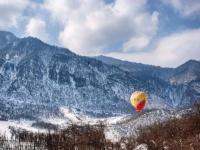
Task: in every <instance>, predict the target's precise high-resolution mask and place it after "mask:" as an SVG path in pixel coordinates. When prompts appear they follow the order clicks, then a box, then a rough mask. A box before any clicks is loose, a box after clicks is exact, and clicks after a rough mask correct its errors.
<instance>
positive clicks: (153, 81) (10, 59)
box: [0, 31, 200, 119]
mask: <svg viewBox="0 0 200 150" xmlns="http://www.w3.org/2000/svg"><path fill="white" fill-rule="evenodd" d="M135 90H142V91H145V92H146V93H147V95H148V98H149V102H148V104H147V107H146V110H150V109H178V108H184V107H189V106H191V105H193V104H194V103H195V102H197V101H200V62H199V61H195V60H190V61H188V62H186V63H185V64H183V65H181V66H179V67H177V68H161V67H157V66H152V65H145V64H139V63H133V62H127V61H121V60H118V59H114V58H110V57H105V56H99V57H93V58H91V57H84V56H79V55H77V54H75V53H73V52H71V51H70V50H68V49H65V48H60V47H56V46H51V45H48V44H46V43H44V42H42V41H40V40H39V39H37V38H33V37H27V38H18V37H16V36H15V35H14V34H12V33H10V32H5V31H0V119H19V118H28V119H38V118H42V117H61V118H62V117H64V114H63V112H62V109H61V108H63V107H66V108H67V109H70V110H76V111H77V112H80V113H83V114H86V115H90V116H95V117H110V116H118V115H123V114H132V113H134V110H133V108H132V107H131V106H130V103H129V97H130V95H131V93H132V92H133V91H135Z"/></svg>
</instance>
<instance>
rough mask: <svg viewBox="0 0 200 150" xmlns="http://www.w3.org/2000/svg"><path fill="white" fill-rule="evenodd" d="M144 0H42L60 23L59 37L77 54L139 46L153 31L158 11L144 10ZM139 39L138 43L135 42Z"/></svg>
mask: <svg viewBox="0 0 200 150" xmlns="http://www.w3.org/2000/svg"><path fill="white" fill-rule="evenodd" d="M146 4H147V1H146V0H134V1H132V0H115V1H113V2H112V3H109V4H108V3H105V1H103V0H67V1H66V0H57V1H55V2H52V0H46V1H45V3H44V7H45V8H46V9H47V10H48V11H49V12H50V14H51V17H52V19H54V20H55V21H57V22H59V24H60V25H61V26H63V30H62V31H61V32H60V34H59V41H60V42H61V44H62V45H64V46H65V47H68V48H69V49H71V50H73V51H75V52H77V53H78V54H83V55H91V54H95V53H103V52H108V51H109V50H111V49H114V48H116V50H121V49H123V50H124V51H135V50H143V48H145V47H146V46H147V45H148V44H149V43H150V42H151V39H152V37H154V35H156V33H157V28H158V16H159V15H158V12H156V11H155V12H153V13H150V12H148V11H147V10H146V8H145V7H146ZM137 42H139V43H137Z"/></svg>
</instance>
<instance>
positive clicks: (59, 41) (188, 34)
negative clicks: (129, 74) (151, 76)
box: [0, 0, 200, 67]
mask: <svg viewBox="0 0 200 150" xmlns="http://www.w3.org/2000/svg"><path fill="white" fill-rule="evenodd" d="M0 30H4V31H10V32H13V33H14V34H15V35H16V36H18V37H26V36H33V37H37V38H39V39H41V40H43V41H44V42H47V43H49V44H51V45H57V46H61V47H65V48H68V49H70V50H71V51H73V52H75V53H77V54H79V55H85V56H97V55H105V56H110V57H114V58H119V59H122V60H128V61H132V62H140V63H145V64H152V65H159V66H163V67H176V66H178V65H180V64H182V63H184V62H186V61H187V60H189V59H196V60H200V0H56V1H53V0H0Z"/></svg>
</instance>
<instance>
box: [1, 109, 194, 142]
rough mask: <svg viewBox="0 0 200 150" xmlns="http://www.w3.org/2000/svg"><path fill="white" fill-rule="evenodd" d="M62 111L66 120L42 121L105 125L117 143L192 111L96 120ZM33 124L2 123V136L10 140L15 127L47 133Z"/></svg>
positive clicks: (111, 138)
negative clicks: (12, 128)
mask: <svg viewBox="0 0 200 150" xmlns="http://www.w3.org/2000/svg"><path fill="white" fill-rule="evenodd" d="M61 111H62V112H63V113H64V115H65V118H50V119H47V118H45V119H44V118H43V119H42V118H41V120H42V121H44V122H47V123H51V124H54V125H58V126H59V127H60V128H67V126H69V125H71V124H78V125H84V124H90V125H96V124H99V123H103V124H104V125H106V128H105V136H106V138H107V139H109V140H111V141H113V142H116V141H118V140H120V138H121V137H123V136H130V135H135V136H137V131H138V129H139V128H141V127H144V126H148V125H151V124H153V123H155V122H156V121H161V122H162V121H165V120H167V119H170V118H174V117H181V116H182V114H184V113H186V112H188V111H191V110H190V109H188V110H184V111H179V112H173V111H166V110H154V111H150V112H147V113H141V114H139V115H137V116H132V115H123V116H118V117H110V118H94V117H89V116H86V115H83V114H80V113H77V112H75V111H73V110H69V109H67V108H61ZM32 123H34V121H28V120H19V121H13V120H9V121H0V134H1V135H6V137H8V138H10V136H11V135H10V132H9V126H13V127H15V128H22V129H25V130H27V131H32V132H47V130H45V129H40V128H37V127H32Z"/></svg>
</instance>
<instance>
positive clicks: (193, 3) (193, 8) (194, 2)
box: [162, 0, 200, 17]
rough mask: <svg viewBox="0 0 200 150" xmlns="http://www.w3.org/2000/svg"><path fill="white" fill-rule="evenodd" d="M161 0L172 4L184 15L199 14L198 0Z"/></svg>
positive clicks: (192, 15)
mask: <svg viewBox="0 0 200 150" xmlns="http://www.w3.org/2000/svg"><path fill="white" fill-rule="evenodd" d="M162 2H164V3H165V4H169V5H171V6H173V7H174V8H175V9H176V10H178V11H179V12H180V14H181V15H182V16H184V17H194V16H195V15H199V14H200V2H199V0H162Z"/></svg>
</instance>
